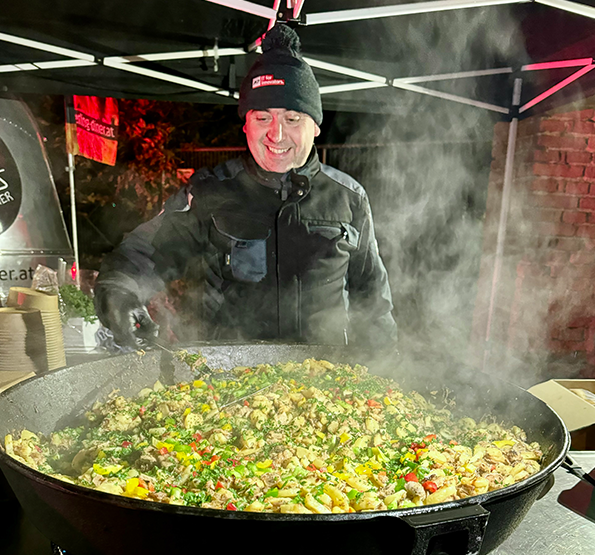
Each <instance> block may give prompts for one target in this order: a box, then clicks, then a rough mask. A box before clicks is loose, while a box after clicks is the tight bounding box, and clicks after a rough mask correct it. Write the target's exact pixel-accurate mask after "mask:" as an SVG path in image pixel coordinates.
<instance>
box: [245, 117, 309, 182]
mask: <svg viewBox="0 0 595 555" xmlns="http://www.w3.org/2000/svg"><path fill="white" fill-rule="evenodd" d="M244 133H246V138H247V140H248V148H249V149H250V152H251V153H252V156H254V159H255V160H256V163H257V164H258V165H259V166H260V167H261V168H262V169H264V170H266V171H269V172H276V173H285V172H288V171H289V170H291V169H292V168H299V167H301V166H303V165H304V164H305V163H306V160H307V159H308V155H309V154H310V150H311V149H312V145H313V144H314V137H318V135H320V128H319V127H318V125H316V123H315V122H314V120H313V119H312V118H311V117H310V116H309V115H307V114H303V113H301V112H294V111H293V110H286V109H285V108H270V109H268V110H250V111H249V112H248V113H247V114H246V123H245V124H244Z"/></svg>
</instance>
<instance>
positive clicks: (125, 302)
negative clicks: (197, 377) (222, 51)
mask: <svg viewBox="0 0 595 555" xmlns="http://www.w3.org/2000/svg"><path fill="white" fill-rule="evenodd" d="M262 46H263V54H262V55H261V56H260V57H259V58H258V59H257V61H256V62H255V63H254V65H253V66H252V68H251V69H250V71H249V72H248V75H247V76H246V78H245V79H244V81H243V82H242V86H241V90H240V102H239V114H240V117H242V118H245V125H244V131H245V133H246V138H247V142H248V149H249V152H250V154H249V155H246V156H245V157H244V158H242V159H235V160H232V161H230V162H227V163H225V164H222V165H220V166H218V167H216V168H215V169H214V170H212V171H208V170H199V171H198V172H196V173H195V174H194V176H193V177H192V179H191V182H190V186H189V190H184V191H181V192H180V193H179V194H178V195H176V196H175V197H172V198H171V199H169V200H168V202H167V203H166V205H165V209H164V211H163V213H162V214H160V215H159V216H157V217H156V218H154V219H153V220H151V221H150V222H148V223H146V224H143V225H141V226H140V227H139V228H137V229H136V230H135V231H134V232H132V233H131V234H130V235H129V236H128V237H127V238H126V239H125V240H124V241H123V243H122V244H121V245H120V246H119V247H118V248H117V249H116V250H115V251H114V252H113V253H112V254H111V255H109V256H107V257H106V259H105V261H104V263H103V265H102V268H101V272H100V275H99V278H98V282H97V285H96V290H95V295H96V297H95V299H96V307H97V312H98V315H99V318H100V320H101V322H102V323H103V324H104V325H105V326H106V327H108V328H110V329H111V330H112V332H113V333H114V336H115V339H116V341H117V342H118V343H119V344H126V345H135V344H138V343H139V338H141V337H143V336H145V337H146V336H147V335H151V334H153V333H154V332H155V330H156V326H155V324H154V323H153V321H152V320H151V318H150V316H149V314H148V312H147V309H146V307H145V305H146V304H147V303H148V302H149V300H150V299H151V297H152V296H153V295H154V294H155V293H156V292H158V291H160V290H163V289H164V287H165V285H166V284H167V283H168V282H170V281H172V280H176V279H180V278H183V277H188V276H191V277H192V279H198V280H199V281H200V283H201V284H202V288H201V296H200V303H201V310H200V313H201V316H200V318H201V320H202V322H201V323H202V324H203V328H204V331H203V336H202V337H201V338H200V339H211V340H213V339H214V340H271V341H274V340H277V341H279V340H281V341H284V342H305V343H318V344H334V345H337V344H339V345H340V344H346V343H348V342H350V343H351V342H356V343H359V344H361V345H362V346H367V347H375V348H379V347H393V348H394V346H395V342H396V325H395V322H394V320H393V317H392V315H391V311H392V308H393V307H392V302H391V295H390V290H389V285H388V278H387V273H386V270H385V268H384V265H383V263H382V260H381V259H380V256H379V253H378V249H377V244H376V239H375V236H374V228H373V223H372V215H371V212H370V205H369V202H368V198H367V195H366V193H365V191H364V189H363V188H362V187H361V185H359V183H357V182H356V181H355V180H353V179H352V178H351V177H349V176H348V175H346V174H344V173H342V172H340V171H338V170H336V169H333V168H331V167H329V166H324V165H321V164H320V162H319V160H318V156H317V154H316V149H315V148H314V146H313V143H314V138H315V137H317V136H318V135H319V134H320V128H319V125H320V123H321V122H322V104H321V100H320V93H319V90H318V84H317V82H316V80H315V78H314V74H313V73H312V70H311V68H310V67H309V66H308V65H307V64H306V63H305V62H304V60H303V59H302V58H301V56H300V55H299V39H298V37H297V35H296V34H295V32H294V31H292V30H291V29H290V28H289V27H287V26H285V25H277V26H275V27H273V29H272V30H271V31H269V32H268V33H267V35H266V37H265V39H264V40H263V45H262Z"/></svg>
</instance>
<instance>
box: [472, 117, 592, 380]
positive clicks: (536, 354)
mask: <svg viewBox="0 0 595 555" xmlns="http://www.w3.org/2000/svg"><path fill="white" fill-rule="evenodd" d="M508 128H509V124H508V123H499V124H497V125H496V127H495V130H494V142H493V150H492V167H491V174H490V181H489V189H488V201H487V211H486V219H485V228H484V245H483V256H482V262H481V270H480V280H479V288H478V291H479V292H478V297H477V302H476V308H475V314H474V326H473V329H474V332H473V333H474V339H475V341H474V342H473V344H474V345H476V346H477V352H476V354H477V356H481V353H482V351H483V346H484V340H485V329H486V324H487V314H488V306H489V295H490V290H491V282H492V273H493V264H494V254H495V250H496V235H497V229H498V220H499V216H500V203H501V193H502V186H503V177H504V163H505V156H506V145H507V138H508ZM506 233H507V235H506V243H505V249H504V261H503V268H502V275H501V279H500V282H499V289H498V296H497V297H496V310H495V312H494V320H493V325H492V330H493V331H492V334H491V337H492V339H493V341H492V344H493V352H494V353H496V356H498V353H504V352H506V353H509V354H512V355H513V356H514V357H516V358H521V359H525V360H526V359H528V358H529V359H531V358H533V359H538V360H541V361H545V363H546V364H545V365H544V368H545V371H546V373H547V372H548V371H549V372H550V374H552V376H553V375H554V374H555V373H556V372H559V371H560V365H559V364H558V365H554V363H557V362H560V361H564V360H566V361H569V362H572V364H571V365H569V366H572V369H573V370H572V372H576V374H577V375H581V376H586V377H595V110H593V109H586V110H581V111H571V112H565V113H557V114H552V115H547V116H541V117H532V118H528V119H526V120H523V121H521V122H520V123H519V129H518V138H517V150H516V154H515V167H514V178H513V187H512V197H511V210H510V213H509V218H508V224H507V230H506Z"/></svg>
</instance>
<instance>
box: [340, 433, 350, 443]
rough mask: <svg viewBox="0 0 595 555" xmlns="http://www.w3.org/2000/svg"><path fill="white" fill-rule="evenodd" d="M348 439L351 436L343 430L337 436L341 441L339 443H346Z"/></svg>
mask: <svg viewBox="0 0 595 555" xmlns="http://www.w3.org/2000/svg"><path fill="white" fill-rule="evenodd" d="M350 439H351V436H350V435H349V434H346V433H345V432H343V433H342V434H341V435H340V436H339V440H340V441H341V443H347V442H348V441H349V440H350Z"/></svg>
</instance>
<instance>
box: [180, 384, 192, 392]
mask: <svg viewBox="0 0 595 555" xmlns="http://www.w3.org/2000/svg"><path fill="white" fill-rule="evenodd" d="M189 389H190V384H187V383H183V384H182V385H180V391H188V390H189Z"/></svg>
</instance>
